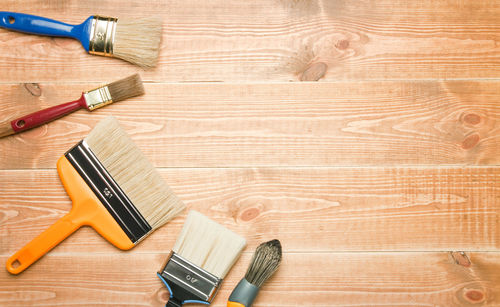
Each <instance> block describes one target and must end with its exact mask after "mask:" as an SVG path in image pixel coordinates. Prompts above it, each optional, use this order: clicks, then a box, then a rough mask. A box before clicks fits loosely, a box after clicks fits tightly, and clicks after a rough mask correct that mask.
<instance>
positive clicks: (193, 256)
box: [172, 210, 246, 278]
mask: <svg viewBox="0 0 500 307" xmlns="http://www.w3.org/2000/svg"><path fill="white" fill-rule="evenodd" d="M245 245H246V240H245V239H244V238H243V237H241V236H239V235H237V234H236V233H234V232H232V231H231V230H229V229H227V228H225V227H224V226H222V225H220V224H217V223H216V222H214V221H212V220H211V219H209V218H207V217H206V216H204V215H203V214H201V213H199V212H197V211H193V210H191V211H190V212H189V214H188V217H187V219H186V222H185V223H184V227H183V228H182V231H181V233H180V235H179V237H178V238H177V241H176V242H175V245H174V248H173V249H172V250H173V251H174V252H175V253H177V254H178V255H180V256H181V257H183V258H184V259H186V260H188V261H190V262H192V263H194V264H196V265H197V266H199V267H200V268H202V269H204V270H206V271H208V272H210V273H212V274H213V275H215V276H217V277H219V278H224V277H225V276H226V274H227V272H229V270H230V269H231V267H232V266H233V264H234V263H235V262H236V260H237V259H238V257H239V255H240V254H241V251H242V250H243V248H244V247H245Z"/></svg>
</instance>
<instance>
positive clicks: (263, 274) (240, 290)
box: [227, 240, 281, 307]
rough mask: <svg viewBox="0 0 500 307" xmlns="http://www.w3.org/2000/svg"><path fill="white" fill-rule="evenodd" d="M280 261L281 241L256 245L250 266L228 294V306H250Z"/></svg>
mask: <svg viewBox="0 0 500 307" xmlns="http://www.w3.org/2000/svg"><path fill="white" fill-rule="evenodd" d="M280 263H281V243H280V241H279V240H271V241H269V242H265V243H262V244H261V245H259V246H258V247H257V249H256V250H255V253H254V255H253V258H252V261H251V263H250V267H248V271H247V273H246V274H245V278H243V279H242V280H241V281H240V282H239V283H238V285H237V286H236V288H234V290H233V292H232V293H231V295H230V296H229V301H228V302H227V306H228V307H250V306H252V303H253V301H254V300H255V298H256V297H257V294H258V292H259V289H260V287H261V286H262V284H264V282H266V280H268V279H269V277H271V275H273V273H274V272H276V270H277V269H278V266H279V265H280Z"/></svg>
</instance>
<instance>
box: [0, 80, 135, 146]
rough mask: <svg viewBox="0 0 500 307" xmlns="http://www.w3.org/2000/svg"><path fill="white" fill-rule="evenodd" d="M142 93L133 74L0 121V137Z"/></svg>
mask: <svg viewBox="0 0 500 307" xmlns="http://www.w3.org/2000/svg"><path fill="white" fill-rule="evenodd" d="M143 94H144V87H143V86H142V81H141V77H140V76H139V74H135V75H132V76H130V77H127V78H125V79H122V80H118V81H115V82H112V83H110V84H108V85H104V86H101V87H98V88H96V89H93V90H91V91H88V92H84V93H83V94H82V96H81V97H80V98H79V99H77V100H75V101H70V102H66V103H63V104H60V105H56V106H53V107H50V108H47V109H43V110H40V111H37V112H34V113H31V114H28V115H24V116H21V117H19V118H16V119H14V120H10V121H5V122H1V123H0V137H4V136H7V135H11V134H14V133H18V132H22V131H25V130H28V129H31V128H34V127H37V126H40V125H43V124H45V123H48V122H50V121H53V120H55V119H57V118H60V117H62V116H64V115H67V114H69V113H72V112H74V111H76V110H78V109H82V108H85V109H87V110H89V111H93V110H95V109H98V108H101V107H104V106H106V105H108V104H111V103H113V102H119V101H122V100H125V99H128V98H132V97H135V96H139V95H143Z"/></svg>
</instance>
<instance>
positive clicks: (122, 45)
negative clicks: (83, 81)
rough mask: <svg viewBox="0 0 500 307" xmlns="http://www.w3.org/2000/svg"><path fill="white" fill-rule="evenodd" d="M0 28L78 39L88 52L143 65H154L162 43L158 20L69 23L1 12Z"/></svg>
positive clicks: (102, 19)
mask: <svg viewBox="0 0 500 307" xmlns="http://www.w3.org/2000/svg"><path fill="white" fill-rule="evenodd" d="M0 27H2V28H6V29H9V30H14V31H19V32H25V33H31V34H39V35H47V36H62V37H71V38H74V39H77V40H79V41H80V43H81V44H82V46H83V48H85V51H87V52H88V53H90V54H95V55H102V56H109V57H116V58H120V59H122V60H125V61H128V62H130V63H133V64H136V65H139V66H142V67H154V66H155V65H156V62H157V60H158V52H159V49H160V42H161V20H160V19H158V18H138V19H133V20H127V19H122V18H120V19H117V18H113V17H104V16H99V15H95V16H90V17H89V18H87V19H86V20H85V21H84V22H83V23H81V24H78V25H71V24H67V23H63V22H60V21H57V20H52V19H48V18H45V17H40V16H35V15H28V14H22V13H14V12H0Z"/></svg>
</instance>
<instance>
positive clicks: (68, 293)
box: [0, 247, 500, 307]
mask: <svg viewBox="0 0 500 307" xmlns="http://www.w3.org/2000/svg"><path fill="white" fill-rule="evenodd" d="M285 248H286V247H285ZM167 253H168V251H167V252H164V253H158V254H149V253H147V254H144V253H137V252H132V251H131V252H128V253H127V254H125V253H120V254H117V253H116V254H85V253H84V254H78V253H77V254H58V255H48V256H46V257H45V258H44V259H43V260H42V261H40V262H39V263H37V264H36V265H34V266H32V267H31V268H29V269H28V270H27V271H26V272H25V273H23V274H22V275H20V276H12V275H8V273H7V272H5V271H1V273H0V288H1V289H2V290H1V291H0V294H1V295H0V305H4V306H7V305H8V306H32V305H37V306H59V305H63V306H82V305H85V306H117V305H118V306H158V307H160V306H164V304H165V302H166V300H167V296H168V292H167V290H166V288H165V286H163V284H162V283H161V282H160V280H159V279H158V278H157V277H156V271H158V270H160V269H161V268H162V265H163V264H164V261H165V259H166V257H167ZM250 257H251V253H245V254H244V255H243V256H242V257H241V259H240V260H239V261H238V262H237V263H236V265H235V266H234V268H233V270H232V271H231V272H230V273H229V274H228V276H227V277H226V279H225V280H224V282H223V283H222V286H221V289H220V291H219V293H218V294H217V296H216V299H215V301H214V303H213V304H212V305H211V306H215V307H223V306H226V304H225V302H226V301H227V298H228V296H229V294H230V292H231V291H232V289H233V287H234V286H235V285H236V283H237V282H238V281H239V279H240V278H241V277H242V276H243V275H244V272H245V270H246V267H247V266H248V263H249V261H250ZM461 257H465V258H467V259H468V260H469V261H470V265H468V266H464V265H462V264H460V263H457V261H456V259H455V258H454V256H453V255H452V254H451V253H448V252H435V253H415V252H412V253H347V254H346V253H306V254H303V253H285V254H284V259H283V263H282V265H281V266H280V269H279V270H278V271H277V273H276V275H275V276H273V277H272V279H271V280H269V281H268V282H267V283H266V284H264V286H263V288H262V290H261V291H260V294H259V296H258V297H257V300H256V302H255V304H254V305H253V306H254V307H262V306H275V307H278V306H279V307H285V306H311V305H314V306H373V304H374V302H376V304H377V306H498V305H499V304H500V301H499V296H500V275H499V274H498V271H499V270H500V266H499V262H500V254H499V253H480V252H474V253H466V254H464V255H463V256H461ZM3 260H5V259H2V261H3ZM124 268H126V269H124ZM192 306H200V307H201V306H203V305H192Z"/></svg>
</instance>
